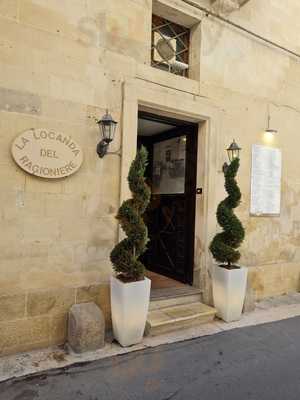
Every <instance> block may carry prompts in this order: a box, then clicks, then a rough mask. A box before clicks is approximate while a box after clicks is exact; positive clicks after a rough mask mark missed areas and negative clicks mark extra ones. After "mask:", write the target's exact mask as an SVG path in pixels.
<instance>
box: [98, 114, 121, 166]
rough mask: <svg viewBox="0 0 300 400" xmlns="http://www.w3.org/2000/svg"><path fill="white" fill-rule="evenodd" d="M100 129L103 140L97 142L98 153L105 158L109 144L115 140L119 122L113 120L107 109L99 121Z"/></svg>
mask: <svg viewBox="0 0 300 400" xmlns="http://www.w3.org/2000/svg"><path fill="white" fill-rule="evenodd" d="M97 124H98V126H99V129H100V134H101V137H102V139H101V141H100V142H99V143H98V144H97V154H98V156H99V157H100V158H103V157H104V156H105V154H107V150H108V147H109V144H110V143H111V142H112V141H113V140H114V137H115V132H116V127H117V124H118V123H117V122H116V121H114V120H113V118H112V116H111V115H110V114H109V113H108V110H106V114H105V115H103V117H102V118H101V119H100V120H99V121H97Z"/></svg>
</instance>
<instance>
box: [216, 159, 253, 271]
mask: <svg viewBox="0 0 300 400" xmlns="http://www.w3.org/2000/svg"><path fill="white" fill-rule="evenodd" d="M239 166H240V160H239V159H238V158H235V159H233V161H232V162H231V163H230V164H229V165H228V166H227V168H225V170H224V177H225V189H226V191H227V193H228V197H226V199H225V200H223V201H221V203H220V204H219V206H218V209H217V220H218V223H219V225H220V226H221V227H222V228H223V232H221V233H217V234H216V235H215V237H214V238H213V240H212V242H211V244H210V247H209V248H210V251H211V252H212V255H213V256H214V258H215V259H216V260H217V261H218V262H221V263H223V264H225V265H224V267H227V268H231V267H233V264H234V263H236V262H237V261H238V260H239V259H240V256H241V255H240V252H239V251H238V250H236V249H238V248H239V247H240V245H241V243H242V242H243V240H244V237H245V230H244V228H243V225H242V223H241V222H240V220H239V219H238V218H237V217H236V216H235V215H234V213H233V209H234V208H236V207H237V206H238V205H239V204H240V200H241V191H240V189H239V187H238V185H237V182H236V180H235V177H236V174H237V171H238V169H239Z"/></svg>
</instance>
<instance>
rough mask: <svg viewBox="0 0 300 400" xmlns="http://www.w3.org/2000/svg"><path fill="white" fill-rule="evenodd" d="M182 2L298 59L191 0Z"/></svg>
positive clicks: (277, 45)
mask: <svg viewBox="0 0 300 400" xmlns="http://www.w3.org/2000/svg"><path fill="white" fill-rule="evenodd" d="M182 1H183V2H184V3H186V4H188V5H190V6H192V7H195V8H197V9H199V10H200V11H203V12H204V13H205V14H206V15H207V16H208V15H210V16H212V17H214V18H217V19H219V20H220V21H222V22H225V23H226V24H229V25H231V26H233V27H234V28H236V29H239V30H241V31H243V32H245V33H247V34H248V35H251V36H253V37H255V38H256V39H259V40H261V41H263V42H265V43H267V44H269V45H271V46H273V47H276V48H277V49H280V50H282V51H284V52H286V53H288V54H289V55H291V56H294V57H297V58H299V59H300V54H299V53H296V52H295V51H293V50H290V49H288V48H286V47H284V46H281V45H280V44H278V43H275V42H273V41H272V40H269V39H267V38H265V37H263V36H260V35H258V34H257V33H255V32H253V31H250V30H249V29H247V28H244V27H243V26H241V25H239V24H236V23H235V22H232V21H230V20H229V19H227V18H225V17H222V16H221V15H219V14H217V13H215V12H213V11H210V10H208V9H207V8H205V7H202V6H200V5H199V4H196V3H195V2H194V1H192V0H182Z"/></svg>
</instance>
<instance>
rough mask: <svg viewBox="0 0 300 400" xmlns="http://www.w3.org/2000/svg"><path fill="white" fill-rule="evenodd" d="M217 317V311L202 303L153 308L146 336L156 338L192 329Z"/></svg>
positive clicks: (147, 324)
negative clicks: (179, 330)
mask: <svg viewBox="0 0 300 400" xmlns="http://www.w3.org/2000/svg"><path fill="white" fill-rule="evenodd" d="M177 300H178V299H177ZM164 304H166V303H164ZM215 315H216V310H215V309H214V308H213V307H209V306H207V305H205V304H202V303H201V302H200V301H196V302H192V303H186V304H179V305H178V303H177V304H176V305H171V306H166V307H162V308H157V309H153V308H152V310H150V311H149V313H148V319H147V323H146V330H145V334H146V335H151V336H155V335H160V334H163V333H167V332H172V331H174V330H178V329H185V328H190V327H193V326H197V325H199V324H204V323H207V322H210V321H212V320H213V319H214V317H215Z"/></svg>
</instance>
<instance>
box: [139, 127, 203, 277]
mask: <svg viewBox="0 0 300 400" xmlns="http://www.w3.org/2000/svg"><path fill="white" fill-rule="evenodd" d="M140 142H141V143H142V144H144V145H145V146H146V147H147V148H148V151H149V165H148V169H147V175H148V177H147V178H148V183H149V185H150V186H151V189H152V195H151V201H150V205H149V207H148V209H147V211H146V213H145V215H144V219H145V223H146V225H147V227H148V232H149V239H150V241H149V243H148V250H147V252H146V253H145V255H144V256H143V262H144V263H145V265H146V267H147V268H148V269H149V270H151V271H154V272H157V273H159V274H162V275H165V276H168V277H171V278H173V279H176V280H178V281H181V282H184V283H189V284H192V280H193V264H194V228H195V194H196V169H197V129H196V127H195V126H185V127H181V128H176V129H172V130H170V131H168V132H164V133H163V134H160V135H155V136H151V137H147V138H144V137H140Z"/></svg>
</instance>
